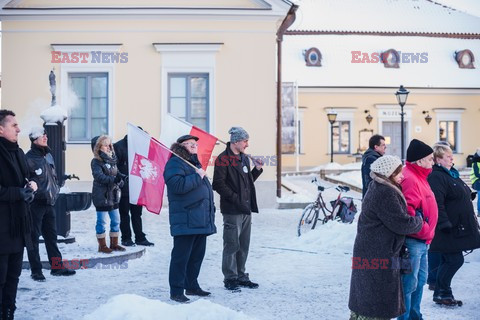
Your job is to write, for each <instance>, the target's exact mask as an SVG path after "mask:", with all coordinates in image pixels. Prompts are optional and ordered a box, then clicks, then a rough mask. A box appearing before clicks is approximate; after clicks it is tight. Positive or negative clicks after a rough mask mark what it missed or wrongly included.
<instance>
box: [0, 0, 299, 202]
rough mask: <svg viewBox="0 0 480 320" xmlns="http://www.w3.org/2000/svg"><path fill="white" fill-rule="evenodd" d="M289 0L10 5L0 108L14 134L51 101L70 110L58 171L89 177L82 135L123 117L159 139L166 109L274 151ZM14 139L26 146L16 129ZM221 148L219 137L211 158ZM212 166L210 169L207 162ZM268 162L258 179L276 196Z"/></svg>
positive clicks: (118, 123) (122, 125)
mask: <svg viewBox="0 0 480 320" xmlns="http://www.w3.org/2000/svg"><path fill="white" fill-rule="evenodd" d="M291 6H292V4H291V3H290V2H288V1H277V0H275V1H256V0H236V1H146V0H143V1H133V0H132V1H127V0H125V1H107V0H104V1H58V0H51V1H48V0H43V1H28V0H25V1H11V2H8V3H7V4H6V5H5V6H4V7H3V8H2V9H1V13H0V16H1V19H2V108H8V109H11V110H14V112H16V114H17V118H18V119H19V121H20V125H21V126H22V130H23V131H24V133H28V130H29V128H30V127H31V126H32V125H34V124H41V120H40V118H39V116H40V113H41V112H42V111H44V110H45V109H46V108H48V107H49V106H50V99H51V96H50V91H49V82H48V76H49V73H50V71H51V70H54V73H55V75H56V95H57V102H58V104H59V105H60V106H61V107H62V108H65V109H66V110H67V111H68V116H69V118H68V119H67V120H66V122H65V125H66V143H67V145H66V148H67V149H66V150H67V151H66V171H67V172H69V173H76V174H77V175H79V176H80V177H81V178H82V180H86V181H89V180H92V178H91V173H90V160H91V158H92V153H91V149H90V139H91V137H92V136H95V135H97V134H103V133H106V134H109V135H110V136H112V137H113V140H114V141H117V140H119V139H121V138H123V136H124V135H125V134H126V130H127V126H126V124H127V122H130V123H133V124H135V125H139V126H141V127H143V129H145V130H146V131H148V132H149V133H150V134H151V135H152V136H154V137H159V135H160V132H161V129H162V128H161V121H162V117H163V116H164V115H165V114H167V113H172V114H174V115H176V116H178V117H180V118H182V119H184V120H186V121H190V122H192V123H193V124H195V125H197V126H199V127H201V128H203V129H205V130H207V131H208V132H210V133H211V134H213V135H215V136H217V137H218V138H219V139H221V140H224V141H228V139H229V135H228V130H229V128H230V127H232V126H241V127H243V128H245V129H246V130H247V131H248V132H249V134H250V148H249V149H248V150H247V151H248V152H249V153H250V154H252V155H261V156H275V144H274V141H275V137H276V133H275V128H276V122H275V119H276V110H275V105H276V53H277V50H276V40H277V37H276V33H277V31H278V28H279V27H280V25H281V23H282V21H283V20H284V19H285V16H286V14H287V12H288V11H289V9H290V8H291ZM21 146H22V147H23V148H24V149H27V150H28V146H29V141H28V139H27V138H26V134H24V135H23V137H22V139H21ZM224 148H225V146H224V145H222V144H219V145H218V146H217V147H216V148H215V150H214V155H215V154H218V153H220V152H222V151H223V150H224ZM209 172H210V174H212V173H213V170H212V168H210V169H209ZM275 172H276V166H275V165H268V164H267V165H266V166H265V172H264V174H263V175H262V176H261V179H259V182H258V184H259V187H258V189H259V190H262V191H260V196H259V198H262V199H263V200H262V203H263V204H264V205H272V203H274V202H275Z"/></svg>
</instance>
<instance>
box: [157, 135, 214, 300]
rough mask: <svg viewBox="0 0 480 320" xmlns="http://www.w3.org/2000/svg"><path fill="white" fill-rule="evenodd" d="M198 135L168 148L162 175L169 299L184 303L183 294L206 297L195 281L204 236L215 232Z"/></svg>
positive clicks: (201, 259) (207, 182)
mask: <svg viewBox="0 0 480 320" xmlns="http://www.w3.org/2000/svg"><path fill="white" fill-rule="evenodd" d="M197 141H198V137H195V136H192V135H184V136H181V137H179V138H178V139H177V142H176V143H174V144H173V145H172V147H171V150H172V151H173V152H174V155H173V156H172V157H171V158H170V160H168V162H167V164H166V166H165V171H164V173H163V176H164V178H165V184H166V185H167V192H168V207H169V210H168V211H169V220H170V233H171V235H172V237H173V249H172V258H171V260H170V269H169V274H168V282H169V284H170V299H172V300H174V301H177V302H181V303H185V302H188V301H189V300H190V299H188V298H187V297H186V296H185V295H184V293H185V294H186V295H190V296H200V297H207V296H209V295H210V292H208V291H204V290H203V289H202V288H201V287H200V285H199V283H198V275H199V274H200V269H201V267H202V262H203V258H204V256H205V250H206V245H207V236H209V235H211V234H214V233H216V232H217V228H216V227H215V205H214V203H213V191H212V186H211V185H210V181H208V178H207V177H206V173H205V171H204V170H203V169H202V168H201V165H200V162H199V161H198V156H197V152H198V144H197Z"/></svg>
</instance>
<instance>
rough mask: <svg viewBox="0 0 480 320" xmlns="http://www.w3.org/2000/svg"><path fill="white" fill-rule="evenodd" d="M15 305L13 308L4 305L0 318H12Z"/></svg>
mask: <svg viewBox="0 0 480 320" xmlns="http://www.w3.org/2000/svg"><path fill="white" fill-rule="evenodd" d="M15 309H16V308H15V307H13V308H10V307H6V308H3V314H2V318H1V319H2V320H13V317H14V315H13V314H14V313H15Z"/></svg>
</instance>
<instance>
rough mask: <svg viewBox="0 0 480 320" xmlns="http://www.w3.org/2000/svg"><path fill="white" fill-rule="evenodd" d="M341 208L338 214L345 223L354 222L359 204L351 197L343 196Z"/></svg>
mask: <svg viewBox="0 0 480 320" xmlns="http://www.w3.org/2000/svg"><path fill="white" fill-rule="evenodd" d="M340 202H341V206H342V207H341V209H340V212H339V213H338V215H339V216H340V219H341V220H342V222H343V223H352V222H353V220H354V219H355V214H356V213H357V206H356V205H355V203H354V202H353V199H352V198H350V197H342V198H341V199H340Z"/></svg>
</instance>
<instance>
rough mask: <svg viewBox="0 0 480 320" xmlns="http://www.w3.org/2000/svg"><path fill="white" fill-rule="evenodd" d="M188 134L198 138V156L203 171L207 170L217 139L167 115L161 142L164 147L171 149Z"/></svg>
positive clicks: (163, 123) (163, 122) (163, 124)
mask: <svg viewBox="0 0 480 320" xmlns="http://www.w3.org/2000/svg"><path fill="white" fill-rule="evenodd" d="M186 134H190V135H192V136H195V137H198V141H197V143H198V151H197V156H198V160H199V161H200V163H201V164H202V169H203V170H206V169H207V166H208V162H209V160H210V157H211V156H212V152H213V148H214V147H215V143H217V140H218V139H217V137H215V136H212V135H211V134H210V133H208V132H206V131H204V130H202V129H200V128H198V127H195V126H194V125H192V124H190V123H188V122H185V121H183V120H180V119H178V118H176V117H174V116H172V115H170V114H166V115H165V118H164V119H163V121H162V133H161V134H160V141H161V142H162V143H163V144H164V145H166V146H168V147H170V146H171V145H172V143H174V142H175V141H177V139H178V138H179V137H181V136H183V135H186Z"/></svg>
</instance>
